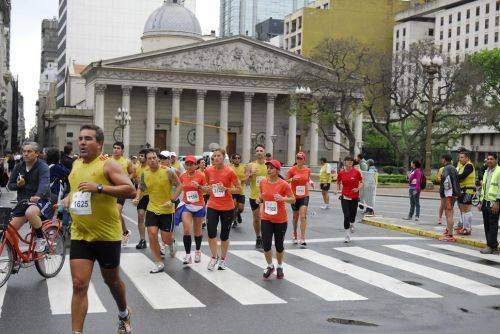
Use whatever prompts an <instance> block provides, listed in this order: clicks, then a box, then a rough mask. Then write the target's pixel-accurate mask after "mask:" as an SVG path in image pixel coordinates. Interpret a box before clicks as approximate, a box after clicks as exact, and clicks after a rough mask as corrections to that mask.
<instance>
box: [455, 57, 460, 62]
mask: <svg viewBox="0 0 500 334" xmlns="http://www.w3.org/2000/svg"><path fill="white" fill-rule="evenodd" d="M455 63H456V64H458V63H460V55H456V56H455Z"/></svg>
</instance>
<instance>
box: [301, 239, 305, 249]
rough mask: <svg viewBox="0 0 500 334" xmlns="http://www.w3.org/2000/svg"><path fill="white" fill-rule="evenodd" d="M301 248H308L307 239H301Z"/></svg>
mask: <svg viewBox="0 0 500 334" xmlns="http://www.w3.org/2000/svg"><path fill="white" fill-rule="evenodd" d="M300 248H307V243H306V240H305V239H300Z"/></svg>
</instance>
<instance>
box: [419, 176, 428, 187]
mask: <svg viewBox="0 0 500 334" xmlns="http://www.w3.org/2000/svg"><path fill="white" fill-rule="evenodd" d="M425 188H427V178H426V177H425V175H424V174H423V173H422V177H421V178H420V189H422V190H424V189H425Z"/></svg>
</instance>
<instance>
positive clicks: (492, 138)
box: [490, 2, 498, 146]
mask: <svg viewBox="0 0 500 334" xmlns="http://www.w3.org/2000/svg"><path fill="white" fill-rule="evenodd" d="M497 4H498V2H497ZM493 145H495V134H494V133H492V134H490V146H493Z"/></svg>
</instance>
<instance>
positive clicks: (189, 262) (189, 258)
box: [182, 254, 193, 265]
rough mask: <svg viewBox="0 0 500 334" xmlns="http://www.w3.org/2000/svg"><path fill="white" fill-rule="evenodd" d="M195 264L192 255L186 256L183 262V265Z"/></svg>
mask: <svg viewBox="0 0 500 334" xmlns="http://www.w3.org/2000/svg"><path fill="white" fill-rule="evenodd" d="M191 263H193V259H192V258H191V254H186V256H184V259H183V260H182V264H184V265H187V264H191Z"/></svg>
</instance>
